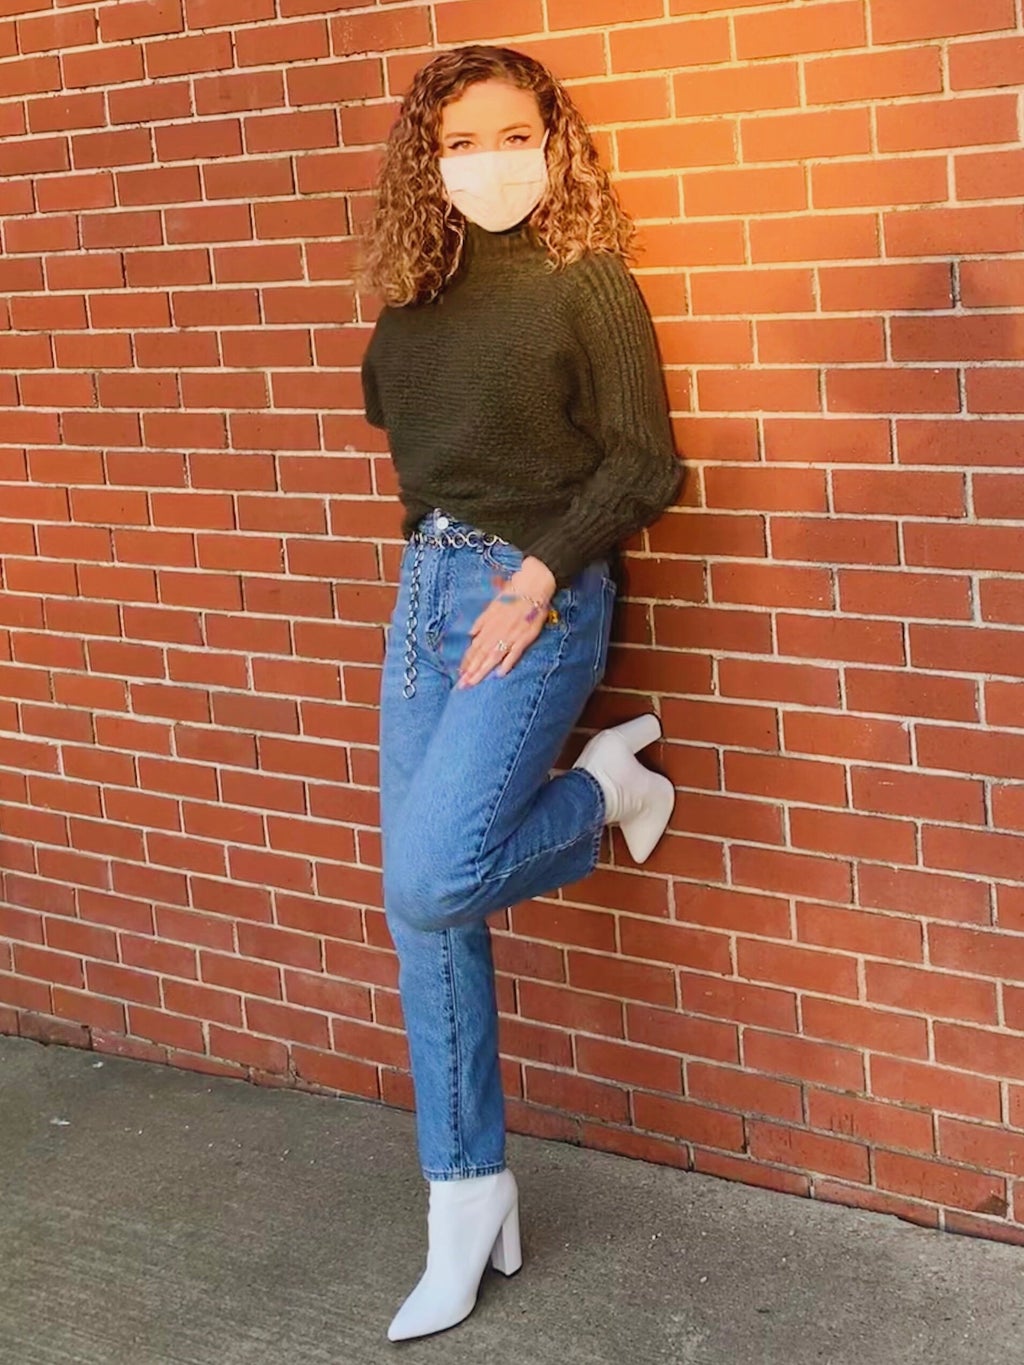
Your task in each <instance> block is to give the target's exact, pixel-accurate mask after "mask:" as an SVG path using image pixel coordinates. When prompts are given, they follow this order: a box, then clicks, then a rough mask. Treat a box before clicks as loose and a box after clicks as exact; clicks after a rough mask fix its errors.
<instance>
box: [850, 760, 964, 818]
mask: <svg viewBox="0 0 1024 1365" xmlns="http://www.w3.org/2000/svg"><path fill="white" fill-rule="evenodd" d="M852 782H853V804H854V806H856V807H857V808H858V809H860V810H868V811H878V812H881V813H883V814H890V815H907V816H911V817H915V818H920V817H926V818H931V819H933V820H943V821H950V822H953V823H957V824H968V825H983V824H984V823H985V791H984V787H983V785H982V783H981V782H977V781H965V780H961V779H959V778H944V777H936V776H934V775H932V774H927V775H925V774H917V773H900V772H893V771H892V770H891V769H888V768H876V769H869V768H858V769H854V771H853V774H852Z"/></svg>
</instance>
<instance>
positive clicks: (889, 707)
mask: <svg viewBox="0 0 1024 1365" xmlns="http://www.w3.org/2000/svg"><path fill="white" fill-rule="evenodd" d="M846 700H847V705H848V706H849V707H850V709H851V710H853V711H862V712H869V713H878V712H880V713H881V714H882V715H893V716H923V717H925V718H926V719H928V720H962V721H967V722H971V721H975V720H977V718H978V695H977V684H976V683H974V682H972V681H971V680H970V679H968V678H946V677H926V676H924V677H923V676H921V675H920V674H915V673H908V672H877V671H873V670H869V669H854V668H850V669H847V671H846Z"/></svg>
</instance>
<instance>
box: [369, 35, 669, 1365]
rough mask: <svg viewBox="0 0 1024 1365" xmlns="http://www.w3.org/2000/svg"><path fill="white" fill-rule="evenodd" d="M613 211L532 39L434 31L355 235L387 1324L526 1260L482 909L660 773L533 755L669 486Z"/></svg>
mask: <svg viewBox="0 0 1024 1365" xmlns="http://www.w3.org/2000/svg"><path fill="white" fill-rule="evenodd" d="M632 232H633V228H632V225H631V223H630V222H629V220H628V219H627V217H626V216H625V215H624V213H623V212H622V210H621V209H620V207H619V206H618V203H617V201H616V198H615V196H614V193H613V191H612V189H611V186H610V184H609V182H608V178H607V176H606V175H605V173H604V171H603V170H602V169H601V167H600V165H599V163H598V160H597V155H596V152H595V150H594V147H593V143H592V141H591V139H590V135H589V133H588V132H587V129H586V126H585V125H584V123H583V121H582V118H581V117H580V115H579V113H578V112H577V110H576V109H575V108H574V106H573V105H572V103H571V101H570V100H569V97H568V95H567V94H566V92H565V91H564V90H563V89H562V87H561V86H560V85H559V84H558V83H557V82H556V81H555V80H554V79H553V77H552V76H551V75H550V74H549V73H548V72H547V71H546V70H545V69H544V68H543V67H542V66H541V65H540V64H539V63H537V62H536V61H534V60H533V59H531V58H529V57H526V56H523V55H522V54H520V53H517V52H512V51H510V50H508V49H505V48H492V47H482V46H473V47H465V48H461V49H458V50H456V51H452V52H446V53H444V54H442V55H441V56H438V57H436V58H435V59H434V60H433V61H431V62H430V63H429V64H428V65H426V66H425V67H424V68H423V69H422V70H421V71H420V72H419V74H418V75H417V76H416V78H415V80H414V81H413V84H412V88H411V89H410V91H409V93H408V95H407V96H406V98H405V100H404V102H403V104H402V108H401V111H400V114H399V117H398V121H397V122H396V124H395V126H394V128H393V130H392V132H391V136H390V138H389V141H388V146H387V150H386V154H385V158H384V165H383V169H382V173H381V182H380V196H379V201H378V208H377V212H376V216H375V219H374V221H373V224H372V226H371V229H370V233H369V239H368V243H367V259H366V272H365V274H366V279H367V281H368V282H369V284H370V285H371V286H372V287H374V288H376V289H377V290H378V291H379V292H380V294H381V295H382V296H383V298H384V301H385V304H386V306H385V308H384V310H383V312H382V314H381V316H380V319H379V321H378V323H377V325H376V328H375V330H374V333H373V336H372V339H371V341H370V345H369V347H368V350H367V353H366V358H365V361H364V364H363V389H364V395H365V400H366V415H367V418H368V419H369V421H371V422H372V423H374V424H375V425H376V426H379V427H383V428H385V429H386V431H387V433H388V439H389V444H390V448H391V453H392V457H393V460H394V464H395V468H396V471H397V474H398V481H399V488H400V496H401V501H402V504H403V507H404V521H403V533H404V535H405V536H406V538H407V544H406V546H405V549H404V552H403V557H402V564H401V574H400V585H399V592H398V599H397V603H396V606H395V612H394V615H393V617H392V622H391V627H390V630H389V632H388V643H387V651H386V657H385V663H384V672H383V682H382V694H381V828H382V834H383V859H384V902H385V911H386V915H387V920H388V925H389V929H390V932H391V935H392V939H393V941H394V944H395V949H396V951H397V953H398V957H399V988H400V993H401V1000H402V1009H403V1014H404V1018H405V1024H406V1030H407V1033H408V1038H409V1050H410V1058H411V1064H412V1074H413V1085H414V1091H415V1098H416V1124H417V1143H418V1148H419V1157H420V1162H421V1166H422V1171H423V1175H424V1177H425V1178H426V1180H427V1181H428V1182H429V1212H428V1219H427V1232H428V1252H427V1263H426V1269H425V1271H424V1274H423V1276H422V1278H421V1279H420V1281H419V1283H418V1284H417V1285H416V1287H415V1289H414V1290H413V1292H412V1293H411V1294H410V1295H409V1297H408V1298H407V1299H406V1301H405V1302H404V1303H403V1304H402V1306H401V1308H400V1309H399V1311H398V1313H397V1314H396V1316H395V1318H394V1320H393V1321H392V1323H391V1326H390V1328H389V1331H388V1336H389V1337H390V1338H391V1340H393V1341H396V1340H400V1339H403V1338H408V1337H416V1336H423V1335H426V1334H427V1333H430V1332H437V1331H440V1330H442V1329H443V1328H446V1327H451V1326H453V1325H454V1324H455V1323H457V1322H460V1321H462V1319H463V1318H465V1317H466V1316H467V1315H468V1314H469V1313H470V1312H471V1311H472V1309H473V1306H474V1304H475V1302H476V1296H477V1290H478V1287H479V1283H480V1279H481V1276H482V1274H483V1271H484V1268H485V1266H486V1264H487V1260H488V1258H490V1260H491V1261H492V1263H493V1265H494V1266H495V1267H496V1268H497V1269H498V1270H501V1271H503V1272H504V1273H505V1274H506V1275H511V1274H513V1273H514V1272H515V1271H516V1270H518V1269H519V1267H520V1265H521V1264H522V1256H521V1251H520V1245H519V1218H518V1193H517V1187H516V1182H515V1178H514V1176H513V1175H512V1172H511V1171H510V1170H509V1169H508V1168H507V1166H506V1164H505V1113H504V1096H503V1092H502V1084H501V1073H500V1069H499V1062H498V1020H497V1009H496V1003H495V994H494V969H493V962H492V956H491V940H490V930H489V928H488V926H487V924H486V922H485V920H486V916H487V915H489V914H491V913H493V912H494V911H496V910H500V909H502V908H504V907H506V906H510V905H514V904H515V903H516V902H518V901H522V900H527V899H529V898H531V897H533V896H539V895H543V894H545V893H547V892H551V891H553V890H554V889H555V888H556V887H559V886H562V885H564V884H565V883H567V882H572V881H576V880H578V879H579V878H581V877H583V876H585V875H586V874H587V873H589V872H590V871H592V870H593V868H594V866H595V864H596V863H597V859H598V852H599V848H600V841H601V830H602V828H603V826H604V825H606V824H618V825H619V826H620V827H621V829H622V832H623V836H624V838H625V840H626V843H627V846H628V848H629V850H630V853H631V855H632V856H633V858H634V859H635V860H636V861H638V862H642V861H643V860H644V859H645V858H647V857H648V856H649V854H650V852H651V850H652V849H653V847H654V845H655V843H656V842H657V840H658V839H659V838H660V837H661V835H662V833H663V832H664V830H665V827H666V825H667V824H668V821H669V818H670V816H671V812H672V805H673V799H674V790H673V787H672V785H671V783H670V782H669V781H668V780H667V779H666V778H664V777H661V776H659V775H657V774H655V773H653V772H650V771H649V770H648V769H646V768H645V767H644V766H643V765H642V764H640V763H639V762H638V760H637V759H636V758H635V757H634V755H635V753H636V752H637V751H638V750H640V749H641V748H643V747H645V746H646V745H648V744H650V743H652V742H653V741H654V740H656V739H657V738H659V737H660V734H661V730H660V725H659V722H658V719H657V717H656V716H653V715H647V716H640V717H638V718H637V719H635V720H632V721H629V722H627V723H626V724H625V725H621V726H618V727H616V728H615V729H612V730H607V731H604V732H602V733H601V734H599V735H597V736H595V737H594V738H593V739H591V740H590V741H589V743H588V744H587V746H586V747H585V749H584V750H583V753H582V754H581V755H580V758H579V759H578V761H577V763H576V765H575V766H574V768H573V769H572V770H571V771H569V772H567V773H563V774H561V775H559V776H556V777H554V778H552V777H551V776H550V773H551V769H552V767H553V765H554V764H555V763H556V761H557V759H558V756H559V754H560V752H561V750H562V748H563V745H564V743H565V741H566V739H567V737H568V735H569V733H570V731H571V730H572V728H573V726H574V724H575V723H576V721H577V720H578V718H579V715H580V713H581V711H582V709H583V706H584V704H585V702H586V701H587V698H588V697H589V696H590V694H591V692H592V691H593V689H594V687H595V686H596V685H597V683H598V682H599V681H600V679H601V677H602V676H603V673H604V668H605V660H606V656H607V651H608V636H609V631H610V628H611V614H612V606H613V602H614V596H615V583H614V580H613V578H612V576H611V567H610V560H609V557H610V556H613V555H614V553H615V551H616V548H617V546H618V544H619V542H620V541H621V540H622V539H623V538H624V537H626V536H628V535H630V534H632V533H633V532H634V531H636V530H638V529H639V528H640V527H642V526H645V525H648V524H649V523H650V522H651V521H653V520H654V519H655V518H656V517H657V516H658V515H659V514H660V513H661V512H662V511H663V509H664V508H665V507H666V506H667V505H668V504H669V503H670V502H671V501H672V499H673V498H674V496H675V494H676V492H677V490H678V486H679V482H680V474H681V470H680V466H679V462H678V460H677V458H676V455H675V452H674V449H673V444H672V436H671V430H670V425H669V420H668V410H667V404H666V401H665V393H664V385H663V381H662V377H661V371H660V367H659V364H658V358H657V352H656V348H655V343H654V336H653V329H652V327H651V322H650V318H649V316H648V314H647V312H646V310H645V308H644V306H643V303H642V300H641V297H640V294H639V290H638V288H637V286H636V284H635V282H634V280H633V279H632V277H631V276H630V274H629V272H628V270H627V269H626V267H625V265H624V257H625V255H626V252H627V249H628V246H629V243H630V240H631V236H632Z"/></svg>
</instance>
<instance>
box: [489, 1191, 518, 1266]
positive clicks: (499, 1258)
mask: <svg viewBox="0 0 1024 1365" xmlns="http://www.w3.org/2000/svg"><path fill="white" fill-rule="evenodd" d="M522 1264H523V1250H522V1246H521V1245H520V1242H519V1200H518V1199H517V1200H516V1202H515V1203H514V1204H513V1205H512V1209H511V1211H510V1212H509V1215H508V1217H507V1218H506V1219H505V1221H504V1223H502V1225H501V1231H500V1232H499V1233H498V1236H497V1240H496V1241H495V1243H494V1247H493V1249H492V1251H491V1265H492V1266H494V1268H495V1270H500V1271H501V1273H502V1274H503V1275H514V1274H515V1273H516V1271H517V1270H519V1269H520V1267H521V1266H522Z"/></svg>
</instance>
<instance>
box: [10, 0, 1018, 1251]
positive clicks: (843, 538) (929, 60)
mask: <svg viewBox="0 0 1024 1365" xmlns="http://www.w3.org/2000/svg"><path fill="white" fill-rule="evenodd" d="M580 16H585V20H586V23H585V26H583V27H581V26H580ZM478 38H479V39H485V40H486V39H500V40H510V41H513V42H515V44H516V45H517V46H521V47H524V48H526V49H527V50H529V51H531V52H534V53H535V54H536V55H538V56H539V57H541V58H543V59H544V60H546V61H548V62H549V63H550V64H551V66H552V67H553V68H554V70H555V71H556V72H557V73H558V74H559V75H561V76H562V77H563V78H565V79H566V80H567V81H569V83H570V84H571V87H572V89H573V91H574V93H575V95H576V97H577V98H578V100H579V102H580V104H581V106H582V107H583V109H584V111H585V112H586V113H587V114H588V116H589V117H590V118H591V119H592V120H593V121H594V123H595V125H596V126H597V127H598V129H599V136H600V140H601V144H602V147H603V149H604V150H605V152H606V154H607V156H608V158H609V160H610V162H611V164H612V166H613V167H614V169H615V171H616V174H617V178H618V183H619V185H620V187H621V190H622V193H623V195H624V197H625V200H626V203H627V204H628V206H629V207H630V209H631V210H632V211H633V212H634V213H635V214H636V215H637V216H638V217H639V218H640V219H641V220H642V222H643V238H644V243H645V248H646V249H645V253H644V255H643V257H642V261H641V263H640V266H639V269H640V273H641V278H642V281H643V285H644V288H645V290H646V293H647V296H648V298H649V300H650V303H651V306H652V309H653V311H654V313H655V315H656V317H657V319H658V325H659V332H660V337H661V341H662V344H663V348H664V355H665V360H666V364H667V373H668V381H669V386H670V390H671V394H672V399H673V406H674V409H675V411H676V414H677V424H678V433H679V440H680V445H681V448H682V449H683V451H684V452H685V453H686V454H687V455H688V457H689V461H690V465H691V476H690V479H689V482H688V491H687V494H686V497H685V503H686V505H685V506H683V507H680V508H679V509H676V510H674V511H672V512H670V513H669V514H668V515H666V516H665V518H664V519H663V520H662V521H661V522H660V523H659V524H658V525H657V526H656V527H655V528H654V529H653V530H652V531H651V532H650V534H649V535H648V536H645V537H640V538H638V539H637V540H636V541H635V542H634V543H633V544H632V546H631V557H630V562H629V569H630V589H629V600H628V602H627V603H626V604H625V607H624V609H623V610H622V612H621V614H620V619H619V624H618V628H617V640H618V644H617V647H616V649H615V653H614V659H613V663H612V666H611V669H610V672H609V676H608V680H607V687H606V689H605V690H604V691H603V693H602V694H601V696H600V697H599V698H598V699H597V701H596V702H595V704H594V705H593V707H592V708H591V711H590V713H589V716H588V719H589V720H590V722H591V723H592V724H597V723H600V722H601V721H603V720H605V719H617V718H621V717H623V716H626V715H628V714H632V713H635V712H636V711H638V710H640V709H641V708H643V707H644V706H646V705H648V704H649V699H650V697H651V695H652V693H653V695H655V696H656V699H657V705H658V706H659V707H660V710H661V712H662V715H663V716H664V720H665V725H666V730H667V733H668V736H669V741H668V743H667V744H666V745H665V746H664V750H663V754H662V757H663V761H664V764H665V766H666V768H667V770H668V771H670V772H671V774H672V775H673V777H674V779H675V780H676V782H677V783H678V785H679V788H680V797H679V806H678V814H677V816H676V819H675V821H674V826H673V832H672V834H671V836H670V837H668V838H667V839H666V840H665V842H664V844H663V846H662V847H661V848H660V850H659V852H658V853H657V855H656V856H655V857H654V859H652V861H651V863H650V864H649V865H648V866H647V867H646V868H645V869H644V870H643V872H637V871H636V870H635V869H634V868H633V867H631V866H630V864H629V861H628V859H625V858H621V857H620V856H619V851H618V850H617V849H616V850H614V852H613V853H612V855H611V856H610V858H609V860H608V861H607V862H606V863H605V865H604V866H603V868H602V870H600V871H599V872H598V873H597V874H596V875H595V876H594V877H593V878H592V879H591V880H589V881H587V882H586V883H584V884H582V885H577V886H573V887H570V888H568V889H567V890H566V891H565V893H564V895H563V896H561V897H559V898H557V899H555V900H553V901H552V902H549V903H547V904H540V905H523V906H517V907H515V908H514V909H513V910H512V912H511V915H510V917H509V918H508V920H507V921H506V920H503V919H502V917H500V916H499V917H495V920H494V923H495V925H496V930H497V932H496V951H497V956H498V960H499V963H500V968H501V975H500V1001H501V1008H502V1011H503V1046H504V1054H505V1075H506V1080H507V1088H508V1093H509V1114H510V1122H511V1124H512V1125H513V1126H514V1127H515V1128H516V1129H519V1130H520V1131H530V1132H535V1133H543V1134H549V1135H554V1136H557V1137H564V1138H569V1139H571V1140H573V1141H579V1142H583V1143H586V1144H588V1145H594V1146H601V1147H605V1148H609V1149H611V1150H614V1151H620V1152H627V1153H630V1154H634V1155H638V1156H642V1157H645V1158H649V1159H651V1160H655V1161H665V1162H672V1163H677V1164H682V1165H687V1164H692V1165H693V1166H694V1167H695V1168H697V1169H699V1170H702V1171H709V1172H713V1173H715V1174H719V1175H723V1176H726V1177H729V1178H735V1179H740V1180H747V1181H751V1182H755V1183H759V1184H766V1185H770V1186H773V1187H777V1188H782V1189H786V1190H792V1191H796V1192H799V1193H805V1194H812V1195H814V1196H816V1197H819V1198H823V1199H830V1200H840V1201H843V1202H849V1203H853V1204H858V1205H862V1206H866V1207H871V1208H878V1209H883V1210H886V1211H889V1212H893V1213H896V1214H899V1215H901V1216H904V1217H907V1218H911V1219H914V1220H916V1221H920V1222H924V1223H930V1224H934V1225H940V1226H945V1227H947V1228H951V1229H956V1230H960V1231H966V1232H977V1233H980V1234H981V1235H984V1236H992V1237H1006V1238H1015V1239H1017V1240H1024V1179H1022V1180H1018V1179H1017V1177H1021V1176H1024V891H1022V889H1021V886H1020V885H1019V884H1018V882H1019V876H1020V869H1021V861H1022V854H1021V849H1022V845H1021V831H1022V829H1024V784H1022V782H1021V780H1020V779H1021V778H1022V776H1024V721H1022V715H1024V647H1022V644H1024V635H1022V627H1024V592H1022V572H1021V571H1022V568H1024V540H1022V536H1021V530H1022V522H1024V480H1022V477H1021V471H1020V466H1021V463H1022V460H1024V422H1022V411H1024V364H1022V330H1024V325H1022V322H1021V316H1020V311H1019V310H1020V306H1021V304H1022V303H1024V210H1022V207H1021V202H1020V201H1021V198H1022V193H1024V152H1022V151H1021V149H1020V132H1021V125H1020V112H1021V111H1020V85H1021V82H1022V80H1024V31H1022V24H1021V8H1020V3H1019V0H970V3H964V0H806V2H804V3H799V2H798V0H789V2H788V3H787V2H785V0H781V2H780V0H775V2H774V3H758V0H753V3H751V2H750V0H733V2H732V3H716V0H588V2H587V3H586V4H583V3H579V0H546V4H545V3H543V0H505V2H504V3H498V2H492V0H438V2H437V3H435V4H432V5H422V4H404V3H380V4H379V5H367V4H363V5H360V4H358V3H357V4H354V5H353V4H345V3H344V2H343V0H341V2H339V0H277V3H276V4H275V2H274V0H244V3H242V0H149V2H145V3H141V2H139V3H136V2H129V0H107V2H106V3H100V4H78V3H75V2H74V0H72V2H71V3H64V0H57V3H52V2H51V3H50V4H46V3H42V2H41V0H0V133H2V140H0V227H2V240H3V257H2V259H0V370H2V372H0V404H2V407H3V412H2V417H0V499H2V501H0V550H2V555H3V575H4V577H3V591H2V594H0V659H2V663H0V730H2V731H3V734H2V736H0V795H2V798H3V801H4V810H3V841H2V844H0V864H2V867H3V897H2V902H3V904H2V906H0V1001H2V1002H4V1003H3V1004H0V1027H3V1028H5V1029H6V1030H8V1031H19V1030H20V1031H21V1032H23V1033H27V1034H32V1035H40V1034H41V1035H43V1036H49V1037H52V1036H56V1037H59V1038H62V1039H65V1040H71V1041H75V1042H79V1043H82V1044H84V1045H90V1044H91V1045H92V1046H94V1047H96V1048H100V1049H106V1050H114V1051H122V1052H124V1051H126V1052H129V1053H131V1054H132V1055H136V1056H142V1057H148V1058H153V1059H156V1060H167V1061H169V1062H171V1063H173V1064H174V1065H178V1066H183V1067H195V1068H202V1069H216V1070H220V1071H227V1072H238V1073H241V1074H245V1075H249V1076H251V1077H253V1078H254V1079H257V1080H259V1079H263V1080H269V1079H273V1081H274V1082H275V1083H279V1082H280V1081H281V1080H282V1079H287V1080H288V1081H290V1082H291V1083H293V1084H297V1085H320V1086H326V1087H329V1088H333V1089H336V1090H339V1091H342V1092H347V1093H351V1094H358V1095H364V1096H369V1097H371V1098H381V1099H383V1100H384V1101H386V1102H388V1103H391V1104H398V1105H408V1104H409V1103H410V1102H411V1093H410V1087H409V1082H408V1077H407V1074H406V1069H405V1068H406V1047H405V1041H404V1035H403V1033H402V1030H401V1016H400V1012H399V1004H398V997H397V994H396V990H395V985H396V963H395V958H394V955H393V953H392V951H391V949H390V944H389V940H388V937H387V932H386V929H385V925H384V920H383V915H382V913H381V911H380V909H379V906H380V893H379V875H378V870H377V869H378V839H377V834H376V830H375V828H374V824H375V819H376V805H375V791H374V782H375V772H376V769H375V753H374V743H375V736H376V716H375V711H374V699H375V695H376V688H377V668H378V662H379V659H380V654H381V645H382V628H381V624H382V621H383V620H384V618H385V615H386V613H387V611H388V609H389V604H390V601H391V595H392V592H393V584H394V578H395V571H396V563H397V550H398V541H397V532H398V518H397V511H396V504H395V501H394V496H393V492H394V488H393V482H392V479H391V475H390V470H389V464H388V460H387V456H386V451H385V448H384V446H383V445H382V443H381V441H380V439H379V435H378V434H377V433H374V432H373V431H371V430H370V429H368V428H367V426H366V425H365V424H364V422H363V420H362V418H361V416H360V391H359V383H358V374H357V365H358V361H359V359H360V355H361V351H362V348H363V346H364V343H365V340H366V336H367V327H368V325H369V323H370V322H371V321H372V318H373V308H374V305H373V303H372V301H371V300H369V299H365V298H359V297H357V295H356V293H355V290H354V287H353V285H352V283H351V279H352V262H353V247H352V240H351V237H350V232H351V230H352V228H353V225H356V224H358V223H359V222H360V221H361V220H362V219H364V218H365V215H366V212H367V208H368V204H369V196H368V192H369V190H370V187H371V185H372V181H373V174H374V168H375V165H376V163H377V151H376V150H375V148H376V145H377V144H378V143H379V141H380V139H381V138H382V136H383V135H384V133H385V131H386V129H387V127H388V124H389V121H390V119H391V117H392V112H393V107H394V97H395V96H396V95H397V94H398V93H400V92H401V89H402V87H403V83H404V82H405V81H406V80H407V78H408V76H409V73H410V72H411V71H413V70H414V69H415V68H416V67H417V66H418V65H419V64H420V63H421V62H422V61H423V60H424V58H425V57H426V56H427V55H428V54H429V52H430V51H431V50H432V48H433V46H434V44H435V43H438V44H442V45H443V44H450V43H454V42H458V41H461V40H465V39H478Z"/></svg>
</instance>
